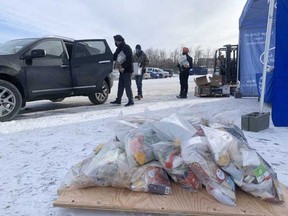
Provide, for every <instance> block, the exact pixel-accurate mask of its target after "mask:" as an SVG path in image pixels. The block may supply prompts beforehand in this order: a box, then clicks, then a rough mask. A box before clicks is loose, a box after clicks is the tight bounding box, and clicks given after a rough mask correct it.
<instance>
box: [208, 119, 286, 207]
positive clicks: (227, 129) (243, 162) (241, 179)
mask: <svg viewBox="0 0 288 216" xmlns="http://www.w3.org/2000/svg"><path fill="white" fill-rule="evenodd" d="M212 126H213V127H215V128H210V127H203V130H204V132H205V135H206V137H207V139H208V142H209V147H210V149H211V151H212V155H213V158H214V160H215V161H216V163H217V164H218V165H219V166H221V168H222V169H223V170H224V171H226V172H227V173H229V174H230V175H231V177H232V179H233V180H234V182H235V183H236V184H237V185H238V186H239V187H241V189H242V190H244V191H246V192H248V193H250V194H252V195H253V196H255V197H259V198H261V199H263V200H266V201H270V202H282V201H283V193H282V191H281V188H280V187H279V182H278V179H277V175H276V173H275V172H274V170H273V169H272V168H271V167H270V165H269V164H268V163H267V162H266V161H265V160H264V159H263V158H262V157H261V156H260V155H259V154H258V153H257V152H256V151H255V150H254V149H252V148H250V147H249V146H248V143H247V140H246V138H245V136H244V134H243V132H242V131H241V129H240V128H238V127H237V126H235V125H231V126H224V125H220V124H213V125H212Z"/></svg>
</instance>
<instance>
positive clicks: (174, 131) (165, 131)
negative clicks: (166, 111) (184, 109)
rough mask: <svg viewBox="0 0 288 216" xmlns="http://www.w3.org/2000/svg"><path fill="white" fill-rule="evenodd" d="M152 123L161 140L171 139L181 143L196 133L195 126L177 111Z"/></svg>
mask: <svg viewBox="0 0 288 216" xmlns="http://www.w3.org/2000/svg"><path fill="white" fill-rule="evenodd" d="M152 125H153V127H154V130H155V132H156V135H157V136H158V137H159V139H160V140H162V141H164V140H166V141H171V142H174V143H175V144H176V145H177V144H178V145H180V144H181V142H183V141H185V140H187V139H190V138H191V137H192V136H193V135H194V134H195V133H196V130H195V128H193V127H192V126H191V125H190V124H189V123H188V122H187V121H186V120H185V119H183V118H182V117H181V116H179V115H178V114H175V113H174V114H172V115H169V116H166V117H164V118H162V119H160V121H155V122H153V123H152Z"/></svg>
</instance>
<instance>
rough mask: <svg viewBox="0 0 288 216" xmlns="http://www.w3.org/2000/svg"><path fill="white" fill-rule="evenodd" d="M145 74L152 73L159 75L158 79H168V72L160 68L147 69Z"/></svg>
mask: <svg viewBox="0 0 288 216" xmlns="http://www.w3.org/2000/svg"><path fill="white" fill-rule="evenodd" d="M146 72H154V73H157V74H158V75H159V78H167V77H169V72H167V71H164V70H162V69H160V68H153V67H147V68H146Z"/></svg>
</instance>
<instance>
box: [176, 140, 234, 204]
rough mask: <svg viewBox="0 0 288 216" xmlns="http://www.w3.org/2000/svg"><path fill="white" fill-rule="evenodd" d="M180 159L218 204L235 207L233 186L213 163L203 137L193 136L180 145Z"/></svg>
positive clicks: (229, 179) (206, 142)
mask: <svg viewBox="0 0 288 216" xmlns="http://www.w3.org/2000/svg"><path fill="white" fill-rule="evenodd" d="M181 148H182V153H181V154H182V158H183V160H184V162H185V163H186V164H187V165H188V166H189V167H190V169H191V170H192V171H193V172H194V173H195V174H196V176H197V177H198V179H199V180H200V181H201V183H202V184H203V185H205V187H206V190H207V192H208V193H209V194H211V195H212V196H213V197H214V198H215V199H216V200H218V201H219V202H221V203H223V204H226V205H230V206H235V205H236V196H235V184H234V182H233V181H232V179H231V178H230V177H229V176H228V175H227V174H226V173H225V172H223V171H222V170H221V169H220V167H218V166H217V165H216V163H215V162H214V160H213V158H212V155H211V153H210V150H209V146H208V141H207V139H206V138H205V137H200V136H195V137H193V138H191V139H190V140H188V141H187V142H185V143H182V145H181Z"/></svg>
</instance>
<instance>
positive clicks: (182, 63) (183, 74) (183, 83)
mask: <svg viewBox="0 0 288 216" xmlns="http://www.w3.org/2000/svg"><path fill="white" fill-rule="evenodd" d="M188 53H189V49H188V48H187V47H183V49H182V56H181V57H180V58H179V62H178V64H177V67H178V68H179V72H180V74H179V79H180V94H179V95H178V96H176V97H177V98H187V93H188V78H189V70H190V69H192V67H193V59H192V58H191V57H190V56H189V55H188Z"/></svg>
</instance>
